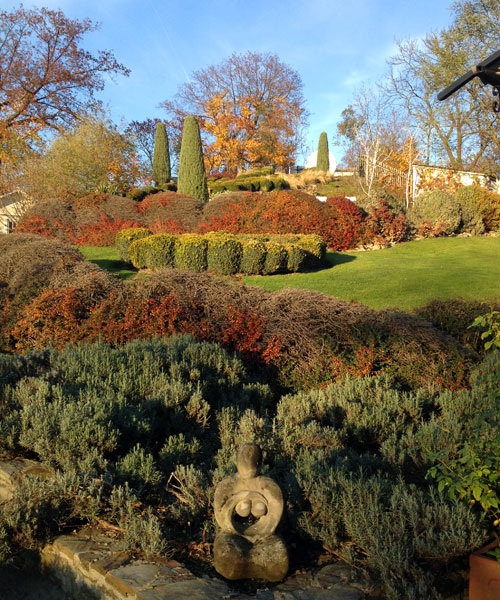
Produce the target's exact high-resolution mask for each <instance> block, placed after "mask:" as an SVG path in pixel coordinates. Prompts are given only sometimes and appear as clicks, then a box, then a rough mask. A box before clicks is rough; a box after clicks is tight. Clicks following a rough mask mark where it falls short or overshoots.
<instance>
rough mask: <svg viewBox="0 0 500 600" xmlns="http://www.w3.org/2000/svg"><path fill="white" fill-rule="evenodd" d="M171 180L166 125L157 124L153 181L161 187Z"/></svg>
mask: <svg viewBox="0 0 500 600" xmlns="http://www.w3.org/2000/svg"><path fill="white" fill-rule="evenodd" d="M170 178H171V172H170V153H169V151H168V137H167V129H166V127H165V123H157V124H156V132H155V150H154V154H153V181H154V183H155V185H157V186H161V185H163V184H164V183H168V182H169V181H170Z"/></svg>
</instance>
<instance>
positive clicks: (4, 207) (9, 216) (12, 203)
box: [0, 190, 30, 233]
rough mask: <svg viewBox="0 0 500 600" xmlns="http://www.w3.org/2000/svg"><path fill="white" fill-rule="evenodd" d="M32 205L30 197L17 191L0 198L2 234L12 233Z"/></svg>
mask: <svg viewBox="0 0 500 600" xmlns="http://www.w3.org/2000/svg"><path fill="white" fill-rule="evenodd" d="M29 203H30V200H29V197H28V195H27V194H26V193H25V192H23V191H22V190H15V191H14V192H9V193H7V194H3V195H2V196H0V233H12V232H13V231H14V229H15V227H16V225H17V224H18V222H19V219H20V218H21V217H22V215H23V213H24V211H25V210H26V208H27V207H28V205H29Z"/></svg>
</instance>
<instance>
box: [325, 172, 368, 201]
mask: <svg viewBox="0 0 500 600" xmlns="http://www.w3.org/2000/svg"><path fill="white" fill-rule="evenodd" d="M316 190H317V194H318V196H328V197H329V198H339V197H344V196H362V195H363V192H362V190H361V187H360V185H359V178H358V177H357V176H356V175H355V176H347V177H335V179H334V180H333V181H331V182H330V183H324V184H321V183H319V184H317V186H316Z"/></svg>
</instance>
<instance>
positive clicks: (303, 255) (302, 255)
mask: <svg viewBox="0 0 500 600" xmlns="http://www.w3.org/2000/svg"><path fill="white" fill-rule="evenodd" d="M285 250H286V251H287V254H288V258H287V271H289V272H290V273H299V272H300V271H305V270H306V269H307V267H308V265H309V262H310V256H311V255H310V254H309V253H308V252H307V251H306V250H304V249H303V248H301V247H300V246H298V245H297V244H285Z"/></svg>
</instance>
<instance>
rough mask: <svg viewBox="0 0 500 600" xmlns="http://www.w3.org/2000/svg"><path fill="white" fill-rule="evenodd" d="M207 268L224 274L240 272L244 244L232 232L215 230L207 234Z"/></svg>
mask: <svg viewBox="0 0 500 600" xmlns="http://www.w3.org/2000/svg"><path fill="white" fill-rule="evenodd" d="M205 237H206V239H207V242H208V245H207V269H208V270H209V271H214V272H215V273H221V274H222V275H233V274H234V273H238V272H239V270H240V264H241V255H242V245H241V242H240V240H238V239H236V237H235V236H234V235H232V234H231V233H225V232H220V233H219V232H214V233H208V234H207V235H206V236H205Z"/></svg>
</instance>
